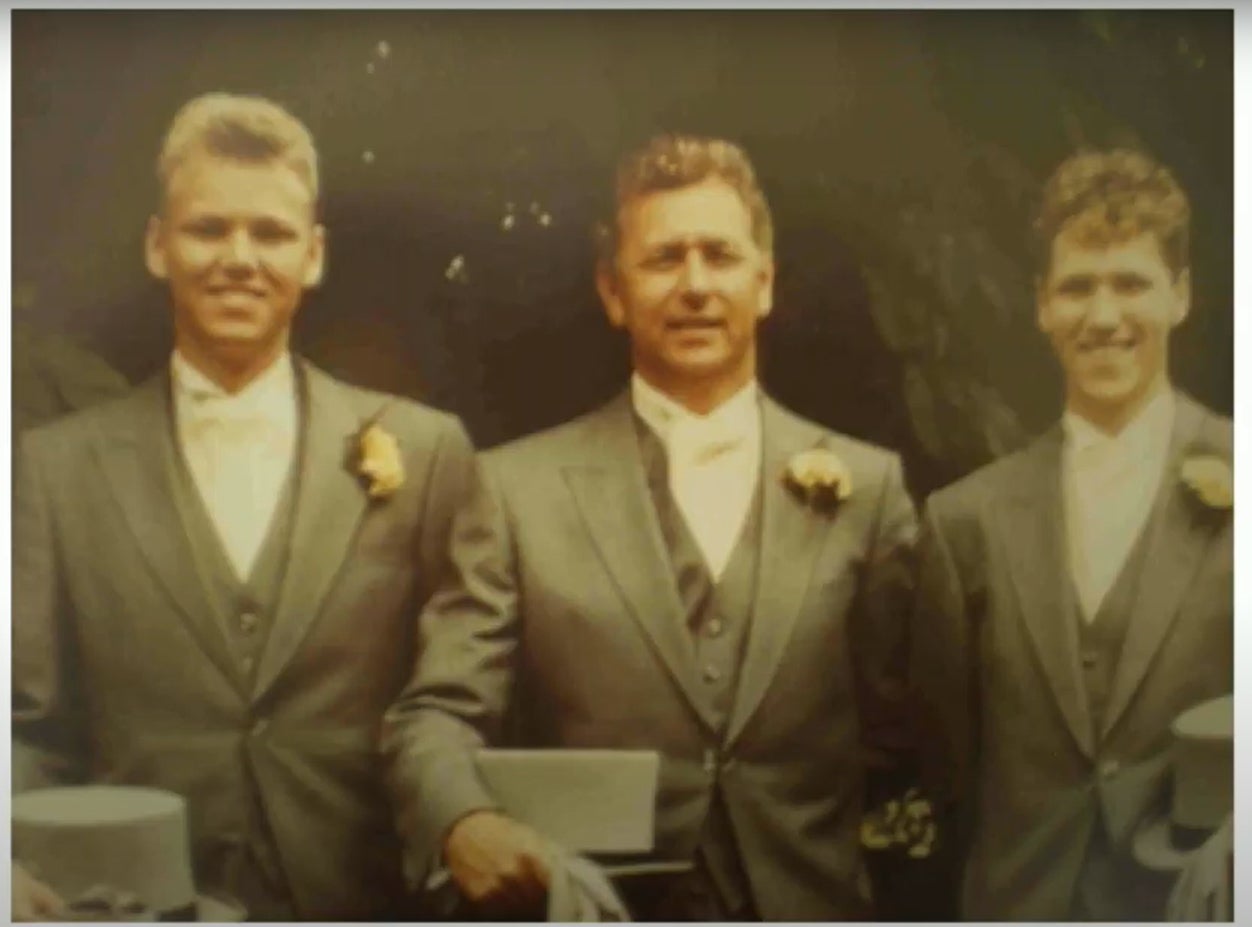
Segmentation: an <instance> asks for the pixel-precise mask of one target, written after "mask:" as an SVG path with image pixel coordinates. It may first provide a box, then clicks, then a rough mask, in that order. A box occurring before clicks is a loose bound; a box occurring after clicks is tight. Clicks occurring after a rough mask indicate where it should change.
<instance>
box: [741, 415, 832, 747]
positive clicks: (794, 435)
mask: <svg viewBox="0 0 1252 927" xmlns="http://www.w3.org/2000/svg"><path fill="white" fill-rule="evenodd" d="M814 443H815V442H814V439H813V433H812V431H811V429H807V428H804V427H802V426H801V425H800V424H799V423H798V422H797V421H796V420H795V419H794V418H792V417H791V416H790V415H788V414H787V413H786V412H785V411H784V410H782V409H781V408H780V407H779V406H778V405H776V404H775V403H774V402H773V401H772V400H771V399H769V397H767V396H764V395H763V396H762V397H761V475H760V487H761V490H760V491H761V551H760V563H759V566H758V568H757V580H756V598H755V600H754V602H753V606H752V611H751V616H752V619H751V625H750V627H749V631H748V642H747V646H746V647H745V650H744V659H743V667H742V669H741V670H740V674H739V685H738V691H737V692H736V694H735V700H734V705H733V708H732V711H731V716H730V724H729V727H728V729H727V745H728V746H729V744H730V743H732V742H733V741H734V740H735V738H737V737H738V736H739V734H740V733H741V732H742V731H743V729H744V726H745V725H746V724H747V722H748V719H749V718H751V716H752V713H753V712H754V711H755V710H756V708H757V706H758V705H759V704H760V702H761V699H762V697H764V695H765V690H766V688H767V687H768V686H769V683H770V681H771V680H772V679H773V678H774V675H775V674H776V673H777V672H778V668H779V664H780V662H781V660H782V654H783V650H784V648H785V647H786V646H787V641H788V640H789V639H790V637H791V632H792V629H793V628H794V627H795V623H796V619H797V618H798V617H799V615H800V606H801V605H802V604H803V602H804V597H805V594H806V593H807V592H808V588H809V580H810V577H811V576H812V574H813V566H814V563H815V561H816V558H817V554H818V551H820V550H821V547H822V541H823V539H824V538H825V535H826V532H827V531H829V529H830V526H831V525H832V524H833V523H834V521H835V519H836V518H838V514H837V513H836V514H835V516H834V517H833V518H832V517H829V516H825V515H821V514H818V513H816V512H814V511H813V510H812V509H810V508H809V507H807V506H805V505H802V504H800V503H799V502H798V501H797V500H796V499H795V498H793V497H792V496H791V495H790V494H789V493H788V492H787V489H786V487H785V486H784V485H783V483H782V478H781V477H782V473H783V471H784V470H785V468H786V466H787V461H788V460H789V459H790V458H791V456H792V455H794V454H797V453H799V452H800V451H805V450H808V449H810V448H811V447H813V445H814Z"/></svg>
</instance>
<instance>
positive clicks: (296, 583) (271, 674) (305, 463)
mask: <svg viewBox="0 0 1252 927" xmlns="http://www.w3.org/2000/svg"><path fill="white" fill-rule="evenodd" d="M301 374H302V376H300V377H298V378H297V381H298V382H301V381H302V382H303V383H304V389H305V393H304V401H305V406H304V437H303V446H302V451H301V460H300V471H299V475H298V478H297V479H298V482H297V486H296V499H295V512H294V519H293V524H292V530H291V544H290V549H289V551H288V560H287V565H286V570H285V571H284V575H283V582H282V591H281V593H280V595H279V599H278V608H277V612H276V614H275V616H274V624H273V627H272V628H271V630H270V635H269V639H268V640H267V641H266V643H265V649H264V650H263V651H262V653H261V660H260V664H259V666H258V667H257V676H256V683H255V686H254V689H253V695H254V697H256V698H259V697H260V696H261V694H262V693H264V691H265V690H266V689H267V688H268V687H269V686H270V685H272V684H273V682H274V680H275V679H276V678H277V676H278V674H279V673H280V672H281V671H282V669H283V667H284V666H285V665H286V663H287V661H288V660H289V659H290V657H291V655H292V654H293V653H294V652H295V650H296V647H297V646H299V644H300V641H301V640H303V639H304V636H305V635H306V634H307V633H308V631H309V628H310V627H311V626H312V625H313V623H314V621H315V620H316V618H317V616H318V614H319V613H320V612H321V608H322V604H323V601H324V600H325V598H326V596H327V593H328V592H329V590H330V588H331V584H332V583H333V582H334V580H335V578H336V576H337V575H338V574H339V570H340V568H341V567H342V565H343V563H344V560H345V558H346V557H347V555H348V552H349V550H350V549H351V547H352V544H353V541H354V540H355V538H356V534H357V530H358V528H359V527H360V522H361V518H362V516H363V515H364V513H365V510H366V508H367V506H368V504H369V500H368V496H367V495H366V492H365V490H364V488H362V486H361V484H360V482H359V481H358V479H357V477H356V476H355V475H354V474H353V473H351V472H350V470H349V468H348V465H347V459H348V458H347V455H348V451H349V442H350V441H351V440H352V439H353V436H354V435H355V434H356V433H357V432H358V430H359V429H360V427H361V421H360V420H359V418H358V416H357V415H356V413H355V411H354V409H353V407H352V406H351V404H350V403H349V402H348V401H347V399H346V398H345V397H344V395H343V394H342V389H343V388H342V387H340V386H339V385H338V384H336V383H335V382H334V381H332V380H330V379H329V378H328V377H327V376H326V375H325V374H322V373H321V372H320V371H318V370H317V369H316V368H313V367H311V366H310V365H308V364H303V366H302V368H301Z"/></svg>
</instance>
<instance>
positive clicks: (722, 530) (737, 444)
mask: <svg viewBox="0 0 1252 927" xmlns="http://www.w3.org/2000/svg"><path fill="white" fill-rule="evenodd" d="M734 424H735V423H731V422H726V421H719V420H714V421H707V420H704V419H697V418H694V417H688V418H683V419H679V420H678V421H676V422H674V424H673V426H672V427H671V428H670V430H669V434H668V436H667V441H666V444H667V449H668V451H669V482H670V491H671V492H672V493H673V495H674V501H675V502H676V503H677V504H678V509H679V511H681V512H682V515H683V519H684V520H685V521H686V522H687V527H688V528H689V529H690V530H691V534H692V536H693V537H694V538H695V541H696V544H697V545H698V546H699V548H700V552H701V553H703V554H704V560H705V563H706V564H707V565H708V568H709V572H710V573H711V574H712V575H713V578H714V580H717V579H718V578H720V577H721V575H722V571H723V570H725V568H726V562H727V561H728V560H729V559H730V553H731V551H732V550H733V549H734V546H735V542H736V541H737V540H738V538H739V532H740V530H741V529H742V527H743V522H744V518H745V517H746V515H747V506H746V505H744V504H738V503H739V501H740V497H742V496H743V482H744V478H743V467H742V466H738V465H737V464H738V463H739V461H738V460H737V459H736V458H737V457H739V456H740V455H741V453H742V452H743V450H744V449H745V445H746V443H747V435H746V434H745V433H744V431H743V429H741V428H736V427H734Z"/></svg>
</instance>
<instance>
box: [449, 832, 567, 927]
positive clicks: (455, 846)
mask: <svg viewBox="0 0 1252 927" xmlns="http://www.w3.org/2000/svg"><path fill="white" fill-rule="evenodd" d="M444 858H445V860H446V861H447V863H448V867H449V869H450V871H451V872H452V877H453V879H454V880H455V881H456V883H457V887H458V888H459V889H460V890H461V894H462V895H463V896H464V897H465V898H466V899H467V900H468V901H469V902H471V903H472V904H473V905H474V906H475V907H478V908H480V909H483V910H484V911H490V912H495V913H519V912H526V913H533V912H537V911H540V910H542V905H543V903H544V900H545V897H546V893H547V886H548V879H549V864H548V860H547V850H546V842H545V841H544V840H543V838H542V837H540V836H539V834H537V833H536V832H535V831H533V830H532V829H530V828H529V827H526V826H525V825H523V824H520V823H518V822H517V821H514V820H512V819H511V818H508V817H505V816H504V815H501V814H498V813H496V812H491V811H484V812H475V813H472V814H469V815H467V816H466V817H464V818H463V819H462V820H461V821H459V822H458V823H457V824H456V825H455V826H454V827H453V829H452V831H451V832H450V833H449V835H448V838H447V840H446V841H445V845H444Z"/></svg>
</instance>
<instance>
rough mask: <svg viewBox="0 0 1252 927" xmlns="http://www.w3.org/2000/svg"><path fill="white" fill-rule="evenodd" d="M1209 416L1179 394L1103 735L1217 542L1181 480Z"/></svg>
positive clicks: (1132, 690)
mask: <svg viewBox="0 0 1252 927" xmlns="http://www.w3.org/2000/svg"><path fill="white" fill-rule="evenodd" d="M1203 423H1204V413H1203V411H1201V410H1200V408H1199V407H1198V406H1196V405H1195V404H1194V403H1192V402H1191V401H1190V400H1188V399H1187V398H1186V397H1184V396H1182V395H1181V394H1179V395H1178V396H1177V408H1176V410H1175V413H1174V427H1173V432H1172V435H1171V437H1170V449H1169V460H1168V462H1167V463H1166V466H1165V473H1164V474H1163V476H1162V478H1161V487H1160V490H1159V492H1158V494H1157V498H1156V502H1155V504H1154V506H1153V513H1152V516H1151V517H1150V518H1149V521H1148V527H1147V529H1146V530H1148V531H1149V532H1151V533H1150V534H1149V536H1148V539H1147V540H1148V549H1147V551H1146V552H1145V555H1144V562H1143V569H1142V572H1141V574H1140V580H1139V588H1138V590H1137V591H1136V594H1135V607H1134V611H1133V613H1132V615H1131V619H1130V626H1129V628H1128V629H1127V631H1126V641H1125V643H1124V645H1123V647H1122V653H1121V657H1120V659H1119V660H1118V664H1117V671H1116V672H1115V674H1114V676H1113V687H1112V689H1111V691H1110V694H1109V703H1108V708H1107V710H1106V712H1105V723H1104V730H1103V732H1102V733H1103V734H1105V735H1107V733H1108V732H1109V731H1110V730H1112V728H1113V725H1114V724H1116V723H1117V720H1118V718H1120V717H1121V715H1122V714H1123V713H1124V712H1125V710H1126V707H1127V706H1128V705H1129V704H1130V700H1131V698H1132V696H1133V695H1134V693H1135V690H1136V689H1137V688H1138V687H1139V684H1140V683H1141V682H1142V681H1143V678H1144V676H1145V675H1146V673H1147V671H1148V667H1149V665H1150V664H1151V662H1152V659H1153V657H1154V656H1155V655H1156V653H1157V651H1158V650H1159V649H1160V646H1161V644H1162V642H1163V641H1164V640H1165V636H1166V633H1167V632H1168V631H1169V629H1170V627H1172V626H1173V623H1174V621H1175V620H1176V619H1177V617H1178V614H1179V611H1180V607H1181V605H1182V601H1183V598H1184V597H1185V596H1186V594H1187V591H1188V589H1189V588H1190V586H1191V581H1192V579H1193V577H1194V576H1195V573H1196V570H1197V569H1198V568H1199V566H1200V563H1201V562H1202V561H1203V559H1204V554H1205V551H1206V550H1207V549H1208V546H1209V544H1210V543H1211V542H1212V539H1213V537H1214V533H1213V531H1212V530H1211V529H1210V528H1209V527H1208V526H1207V525H1206V524H1205V523H1204V521H1203V520H1202V519H1201V518H1198V517H1197V514H1196V512H1195V509H1194V506H1193V505H1192V503H1191V500H1189V499H1188V498H1187V496H1186V492H1187V491H1186V489H1185V488H1184V487H1183V486H1182V484H1181V482H1180V480H1179V478H1178V471H1179V466H1180V465H1181V463H1182V459H1183V456H1184V455H1185V454H1186V452H1187V450H1188V448H1189V447H1190V446H1191V445H1192V444H1193V443H1194V442H1195V441H1196V440H1197V439H1198V438H1199V437H1200V431H1201V427H1202V425H1203Z"/></svg>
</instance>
